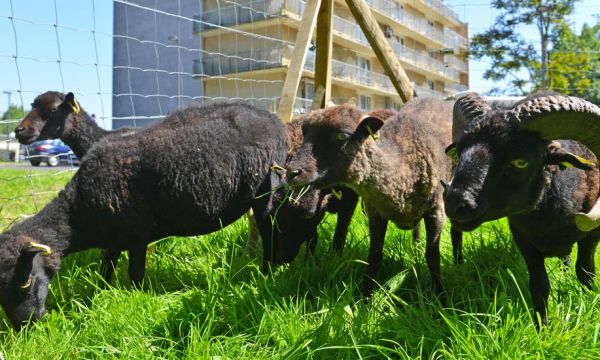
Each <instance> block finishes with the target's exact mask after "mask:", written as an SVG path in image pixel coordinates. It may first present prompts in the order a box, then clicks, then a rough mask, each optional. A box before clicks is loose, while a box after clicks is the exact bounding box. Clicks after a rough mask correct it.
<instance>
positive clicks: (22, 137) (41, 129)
mask: <svg viewBox="0 0 600 360" xmlns="http://www.w3.org/2000/svg"><path fill="white" fill-rule="evenodd" d="M79 111H80V108H79V103H78V102H77V100H75V96H74V95H73V93H68V94H67V95H64V94H62V93H60V92H56V91H48V92H45V93H43V94H41V95H39V96H38V97H36V98H35V100H34V101H33V103H32V104H31V111H30V112H29V113H28V114H27V115H25V117H24V118H23V120H21V122H20V123H19V125H17V127H16V128H15V135H16V137H17V140H19V142H20V143H21V144H25V145H28V144H31V143H32V142H34V141H37V140H46V139H59V138H61V137H64V136H65V135H67V134H68V132H69V130H70V129H71V127H72V125H71V124H70V120H69V118H70V116H69V115H71V114H72V113H75V114H77V113H79Z"/></svg>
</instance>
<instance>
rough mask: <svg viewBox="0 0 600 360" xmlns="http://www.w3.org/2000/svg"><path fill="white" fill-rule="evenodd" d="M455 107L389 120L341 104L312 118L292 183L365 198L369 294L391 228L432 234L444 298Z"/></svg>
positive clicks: (437, 106)
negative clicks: (342, 189)
mask: <svg viewBox="0 0 600 360" xmlns="http://www.w3.org/2000/svg"><path fill="white" fill-rule="evenodd" d="M451 113H452V104H451V103H449V102H444V101H441V100H434V99H416V100H413V101H410V102H408V103H407V104H405V106H404V107H403V108H402V109H401V110H400V112H399V113H398V115H397V116H395V117H392V118H389V119H388V120H387V121H384V120H383V119H381V118H379V117H376V116H369V115H367V116H366V117H364V118H363V116H362V113H361V112H360V111H359V110H358V109H357V108H356V107H353V106H348V105H342V106H337V107H332V108H328V109H325V110H321V111H315V112H312V113H310V114H308V115H307V117H306V119H305V122H304V123H303V125H302V132H303V136H304V141H303V144H302V146H301V147H300V149H299V150H298V151H297V152H296V154H295V155H294V156H292V158H291V159H289V160H288V163H287V182H288V184H289V185H291V186H294V187H298V186H304V185H306V184H312V185H314V186H316V187H317V188H327V187H331V186H334V185H337V184H342V185H345V186H348V187H349V188H351V189H352V190H354V191H355V192H356V193H357V194H358V195H359V196H361V197H362V198H363V203H364V205H365V208H366V212H367V216H368V219H369V233H370V238H371V243H370V250H369V258H368V267H367V270H366V275H367V277H368V279H367V281H366V282H365V284H364V292H365V293H366V294H367V295H368V294H370V293H371V292H372V290H373V287H374V283H373V280H372V279H373V278H374V277H375V275H376V274H377V272H378V269H379V267H380V265H381V261H382V251H383V242H384V238H385V233H386V228H387V222H388V220H391V221H392V222H394V223H395V224H396V225H397V226H398V227H400V228H402V229H413V228H414V227H415V226H416V225H417V224H418V223H419V221H420V220H421V219H424V220H425V228H426V235H427V236H426V254H425V257H426V260H427V265H428V266H429V270H430V272H431V275H432V278H433V286H434V288H435V290H436V291H437V292H438V293H440V294H441V293H442V291H443V287H442V283H441V276H440V249H439V240H440V235H441V232H442V227H443V223H444V204H443V192H444V189H443V186H442V184H441V181H448V180H449V178H450V172H451V163H450V160H449V159H448V158H447V156H446V155H445V153H444V148H445V146H446V145H447V144H448V142H449V141H450V139H451V120H450V119H451V115H450V114H451Z"/></svg>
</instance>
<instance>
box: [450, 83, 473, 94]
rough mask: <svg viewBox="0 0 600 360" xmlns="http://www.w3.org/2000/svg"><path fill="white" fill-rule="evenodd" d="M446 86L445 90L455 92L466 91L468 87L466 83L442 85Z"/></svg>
mask: <svg viewBox="0 0 600 360" xmlns="http://www.w3.org/2000/svg"><path fill="white" fill-rule="evenodd" d="M444 87H445V88H446V91H447V92H449V93H452V94H454V93H457V92H461V91H467V90H468V89H469V88H468V87H467V85H463V84H446V85H445V86H444Z"/></svg>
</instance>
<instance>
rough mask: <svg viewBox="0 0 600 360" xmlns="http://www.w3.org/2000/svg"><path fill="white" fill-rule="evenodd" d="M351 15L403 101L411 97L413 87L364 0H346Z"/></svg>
mask: <svg viewBox="0 0 600 360" xmlns="http://www.w3.org/2000/svg"><path fill="white" fill-rule="evenodd" d="M346 3H347V4H348V7H349V8H350V11H351V12H352V15H353V16H354V18H355V19H356V22H357V23H358V25H360V28H361V29H362V31H363V32H364V33H365V36H366V37H367V40H369V44H371V47H372V48H373V51H374V52H375V55H376V56H377V59H378V60H379V62H380V63H381V65H382V66H383V69H384V70H385V72H386V74H387V75H388V76H389V78H390V80H391V81H392V84H393V85H394V87H395V88H396V91H398V94H399V95H400V98H401V99H402V101H403V102H407V101H408V100H410V99H412V98H413V91H414V90H413V87H412V85H411V84H410V80H409V79H408V76H407V75H406V73H405V72H404V69H403V68H402V65H400V61H398V58H397V57H396V55H395V54H394V51H393V50H392V47H391V46H390V44H389V43H388V42H387V40H386V39H385V36H384V35H383V32H382V31H381V28H380V27H379V24H378V23H377V20H376V19H375V17H374V16H373V13H371V9H370V8H369V5H367V2H366V1H365V0H346Z"/></svg>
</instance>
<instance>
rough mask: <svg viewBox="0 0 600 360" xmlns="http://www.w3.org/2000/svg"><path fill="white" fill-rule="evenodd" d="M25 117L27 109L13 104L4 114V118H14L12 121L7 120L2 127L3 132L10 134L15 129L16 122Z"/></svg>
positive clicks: (0, 130) (0, 131)
mask: <svg viewBox="0 0 600 360" xmlns="http://www.w3.org/2000/svg"><path fill="white" fill-rule="evenodd" d="M23 117H25V110H23V107H22V106H17V105H11V106H9V107H8V109H7V110H6V111H5V112H4V114H2V120H14V121H12V122H7V123H6V124H4V125H3V126H2V127H1V128H0V133H1V134H9V133H10V132H12V131H13V129H14V128H15V126H16V122H17V121H18V120H20V119H22V118H23Z"/></svg>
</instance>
